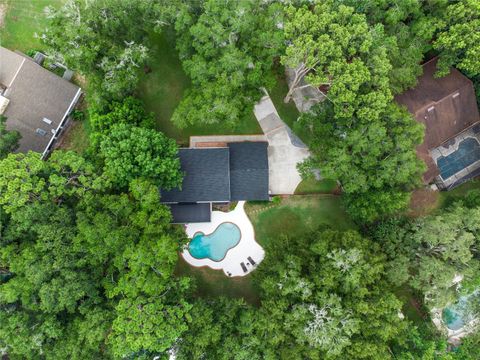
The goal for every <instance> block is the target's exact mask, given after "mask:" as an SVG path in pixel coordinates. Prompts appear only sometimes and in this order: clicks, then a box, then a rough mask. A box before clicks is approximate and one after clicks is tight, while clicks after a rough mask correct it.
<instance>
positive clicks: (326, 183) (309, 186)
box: [295, 178, 338, 195]
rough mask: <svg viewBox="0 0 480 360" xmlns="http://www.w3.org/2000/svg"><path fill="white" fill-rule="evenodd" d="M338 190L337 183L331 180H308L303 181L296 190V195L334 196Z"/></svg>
mask: <svg viewBox="0 0 480 360" xmlns="http://www.w3.org/2000/svg"><path fill="white" fill-rule="evenodd" d="M337 190H338V186H337V182H336V181H335V180H330V179H322V180H316V179H314V178H312V179H306V180H302V182H301V183H300V184H298V186H297V188H296V189H295V195H307V194H333V193H335V192H336V191H337Z"/></svg>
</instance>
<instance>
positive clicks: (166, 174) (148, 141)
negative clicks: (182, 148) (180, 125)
mask: <svg viewBox="0 0 480 360" xmlns="http://www.w3.org/2000/svg"><path fill="white" fill-rule="evenodd" d="M99 156H100V157H101V158H103V159H104V162H105V166H104V171H105V174H106V175H107V176H108V177H109V178H110V179H111V181H112V182H113V183H115V184H118V185H119V186H123V187H125V186H127V185H128V183H129V182H130V181H131V180H133V179H136V178H146V179H150V180H152V181H153V182H154V183H155V184H157V185H158V186H160V187H162V188H163V189H171V188H174V187H177V186H179V185H181V181H182V176H183V174H182V172H181V170H180V160H179V158H178V147H177V144H176V143H175V140H173V139H169V138H167V137H166V136H165V135H163V134H162V133H160V132H158V131H156V130H152V129H144V128H140V127H137V126H131V125H125V124H118V125H114V126H113V127H112V128H111V129H110V132H109V133H108V135H106V136H104V137H103V138H102V140H101V142H100V147H99Z"/></svg>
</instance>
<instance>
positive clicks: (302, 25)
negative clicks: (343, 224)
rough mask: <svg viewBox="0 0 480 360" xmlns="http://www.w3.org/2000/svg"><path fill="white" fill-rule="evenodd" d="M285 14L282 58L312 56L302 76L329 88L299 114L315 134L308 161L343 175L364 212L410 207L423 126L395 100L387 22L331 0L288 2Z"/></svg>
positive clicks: (353, 204) (371, 215)
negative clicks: (322, 97) (323, 96)
mask: <svg viewBox="0 0 480 360" xmlns="http://www.w3.org/2000/svg"><path fill="white" fill-rule="evenodd" d="M287 15H288V16H287V23H286V25H285V33H286V37H287V39H288V40H289V41H290V45H289V46H288V47H287V52H286V55H285V56H284V57H283V58H282V60H283V62H284V64H286V65H287V66H289V67H294V68H297V69H298V68H299V66H300V67H302V64H304V61H307V60H308V61H307V62H311V63H312V64H314V65H315V66H314V67H312V66H309V68H310V70H309V71H305V79H306V81H307V82H308V83H310V84H312V85H314V86H322V87H323V88H324V89H325V91H326V96H327V98H326V100H325V101H324V102H323V103H322V104H320V105H317V108H316V109H313V112H312V113H309V114H305V115H304V116H303V119H302V120H301V125H303V126H304V127H306V128H308V129H310V132H311V133H312V134H313V136H312V141H311V142H310V144H309V145H310V149H311V150H312V157H311V159H310V160H309V161H308V162H307V164H306V165H307V166H304V167H303V169H304V170H305V169H308V167H310V168H311V169H315V168H320V170H321V171H322V172H323V174H324V176H326V177H330V178H336V179H338V180H339V181H340V182H341V184H342V187H343V189H344V191H345V194H346V198H347V205H348V207H349V209H350V213H351V215H352V216H354V217H356V218H357V219H359V220H362V221H372V220H374V219H376V218H378V217H380V216H382V215H385V214H389V213H393V212H395V211H398V210H399V209H401V208H403V207H405V206H406V205H407V204H408V199H409V190H411V189H412V187H414V186H415V185H416V184H417V183H418V182H419V179H420V175H421V173H422V171H423V168H424V167H423V166H422V165H423V164H422V163H421V161H419V160H418V159H417V157H416V154H415V146H416V145H418V144H419V143H420V142H421V140H422V128H421V126H420V125H418V124H417V123H416V122H415V121H414V120H413V118H412V117H411V115H409V114H408V113H407V112H405V111H402V110H401V109H399V108H398V107H397V106H396V105H394V104H392V100H393V96H392V92H391V90H390V80H389V79H390V71H391V69H392V66H391V64H390V62H389V59H388V51H387V47H386V45H385V44H386V43H387V42H388V41H389V40H388V38H387V37H386V35H385V31H384V28H383V26H382V25H381V24H377V25H375V26H369V25H368V23H367V21H366V17H365V15H363V14H358V13H356V12H355V10H354V9H353V8H351V7H348V6H344V5H338V3H336V2H334V1H325V2H322V3H318V4H315V5H314V6H312V7H301V8H299V9H295V8H293V7H289V8H288V10H287ZM301 54H305V56H304V57H303V58H304V59H305V60H302V56H303V55H301ZM299 56H300V57H299ZM292 89H293V88H291V89H290V90H292ZM376 196H379V197H378V198H376ZM374 199H382V200H379V201H372V200H374Z"/></svg>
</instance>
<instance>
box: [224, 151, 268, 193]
mask: <svg viewBox="0 0 480 360" xmlns="http://www.w3.org/2000/svg"><path fill="white" fill-rule="evenodd" d="M228 147H229V149H230V194H231V200H232V201H240V200H268V198H269V196H268V155H267V147H268V143H267V142H239V143H229V144H228Z"/></svg>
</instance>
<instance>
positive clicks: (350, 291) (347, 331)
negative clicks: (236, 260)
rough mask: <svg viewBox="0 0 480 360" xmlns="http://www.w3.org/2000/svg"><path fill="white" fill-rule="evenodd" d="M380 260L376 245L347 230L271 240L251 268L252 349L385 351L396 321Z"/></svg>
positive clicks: (330, 354)
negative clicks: (256, 344)
mask: <svg viewBox="0 0 480 360" xmlns="http://www.w3.org/2000/svg"><path fill="white" fill-rule="evenodd" d="M286 247H288V248H289V249H290V251H288V252H285V251H282V250H281V249H285V248H286ZM383 264H384V258H383V256H382V255H381V254H380V252H379V248H378V246H376V245H375V244H374V243H372V242H370V241H368V240H366V239H364V238H362V237H361V236H360V235H359V234H358V233H356V232H354V231H349V232H345V233H341V232H337V231H332V230H323V231H322V230H318V231H313V232H310V233H307V234H305V235H303V236H299V237H297V236H296V237H295V238H280V239H277V241H276V243H275V246H274V247H273V246H270V247H267V257H266V259H265V260H264V264H262V267H261V268H260V269H259V272H258V273H257V275H256V280H257V281H258V283H259V285H260V287H261V289H262V308H261V313H263V315H264V316H263V318H264V320H263V322H262V323H261V325H259V328H260V326H261V327H262V330H260V329H259V330H258V331H259V332H260V333H261V332H262V331H263V336H261V338H262V343H261V344H262V345H261V347H262V348H265V349H262V350H260V351H262V352H264V353H270V355H271V356H273V357H272V358H275V355H276V358H287V357H284V356H282V355H281V354H287V353H289V352H288V350H287V349H288V348H291V347H293V351H292V353H293V354H295V355H293V356H292V357H291V358H295V359H296V358H298V359H301V358H302V359H305V358H307V359H310V358H312V359H317V358H336V357H338V356H340V354H341V356H343V357H346V358H353V359H360V358H370V359H377V358H378V359H385V358H389V357H390V355H389V350H388V342H389V341H392V340H393V339H394V338H395V337H396V335H397V334H398V333H399V331H400V330H401V329H402V327H403V326H404V325H403V323H402V321H401V320H400V319H399V317H398V314H397V313H398V310H399V308H400V302H399V301H398V299H396V297H395V296H394V295H393V294H392V293H391V292H390V291H388V288H387V287H386V286H385V285H386V284H385V282H384V280H383ZM263 327H264V328H263ZM273 354H275V355H273Z"/></svg>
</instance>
